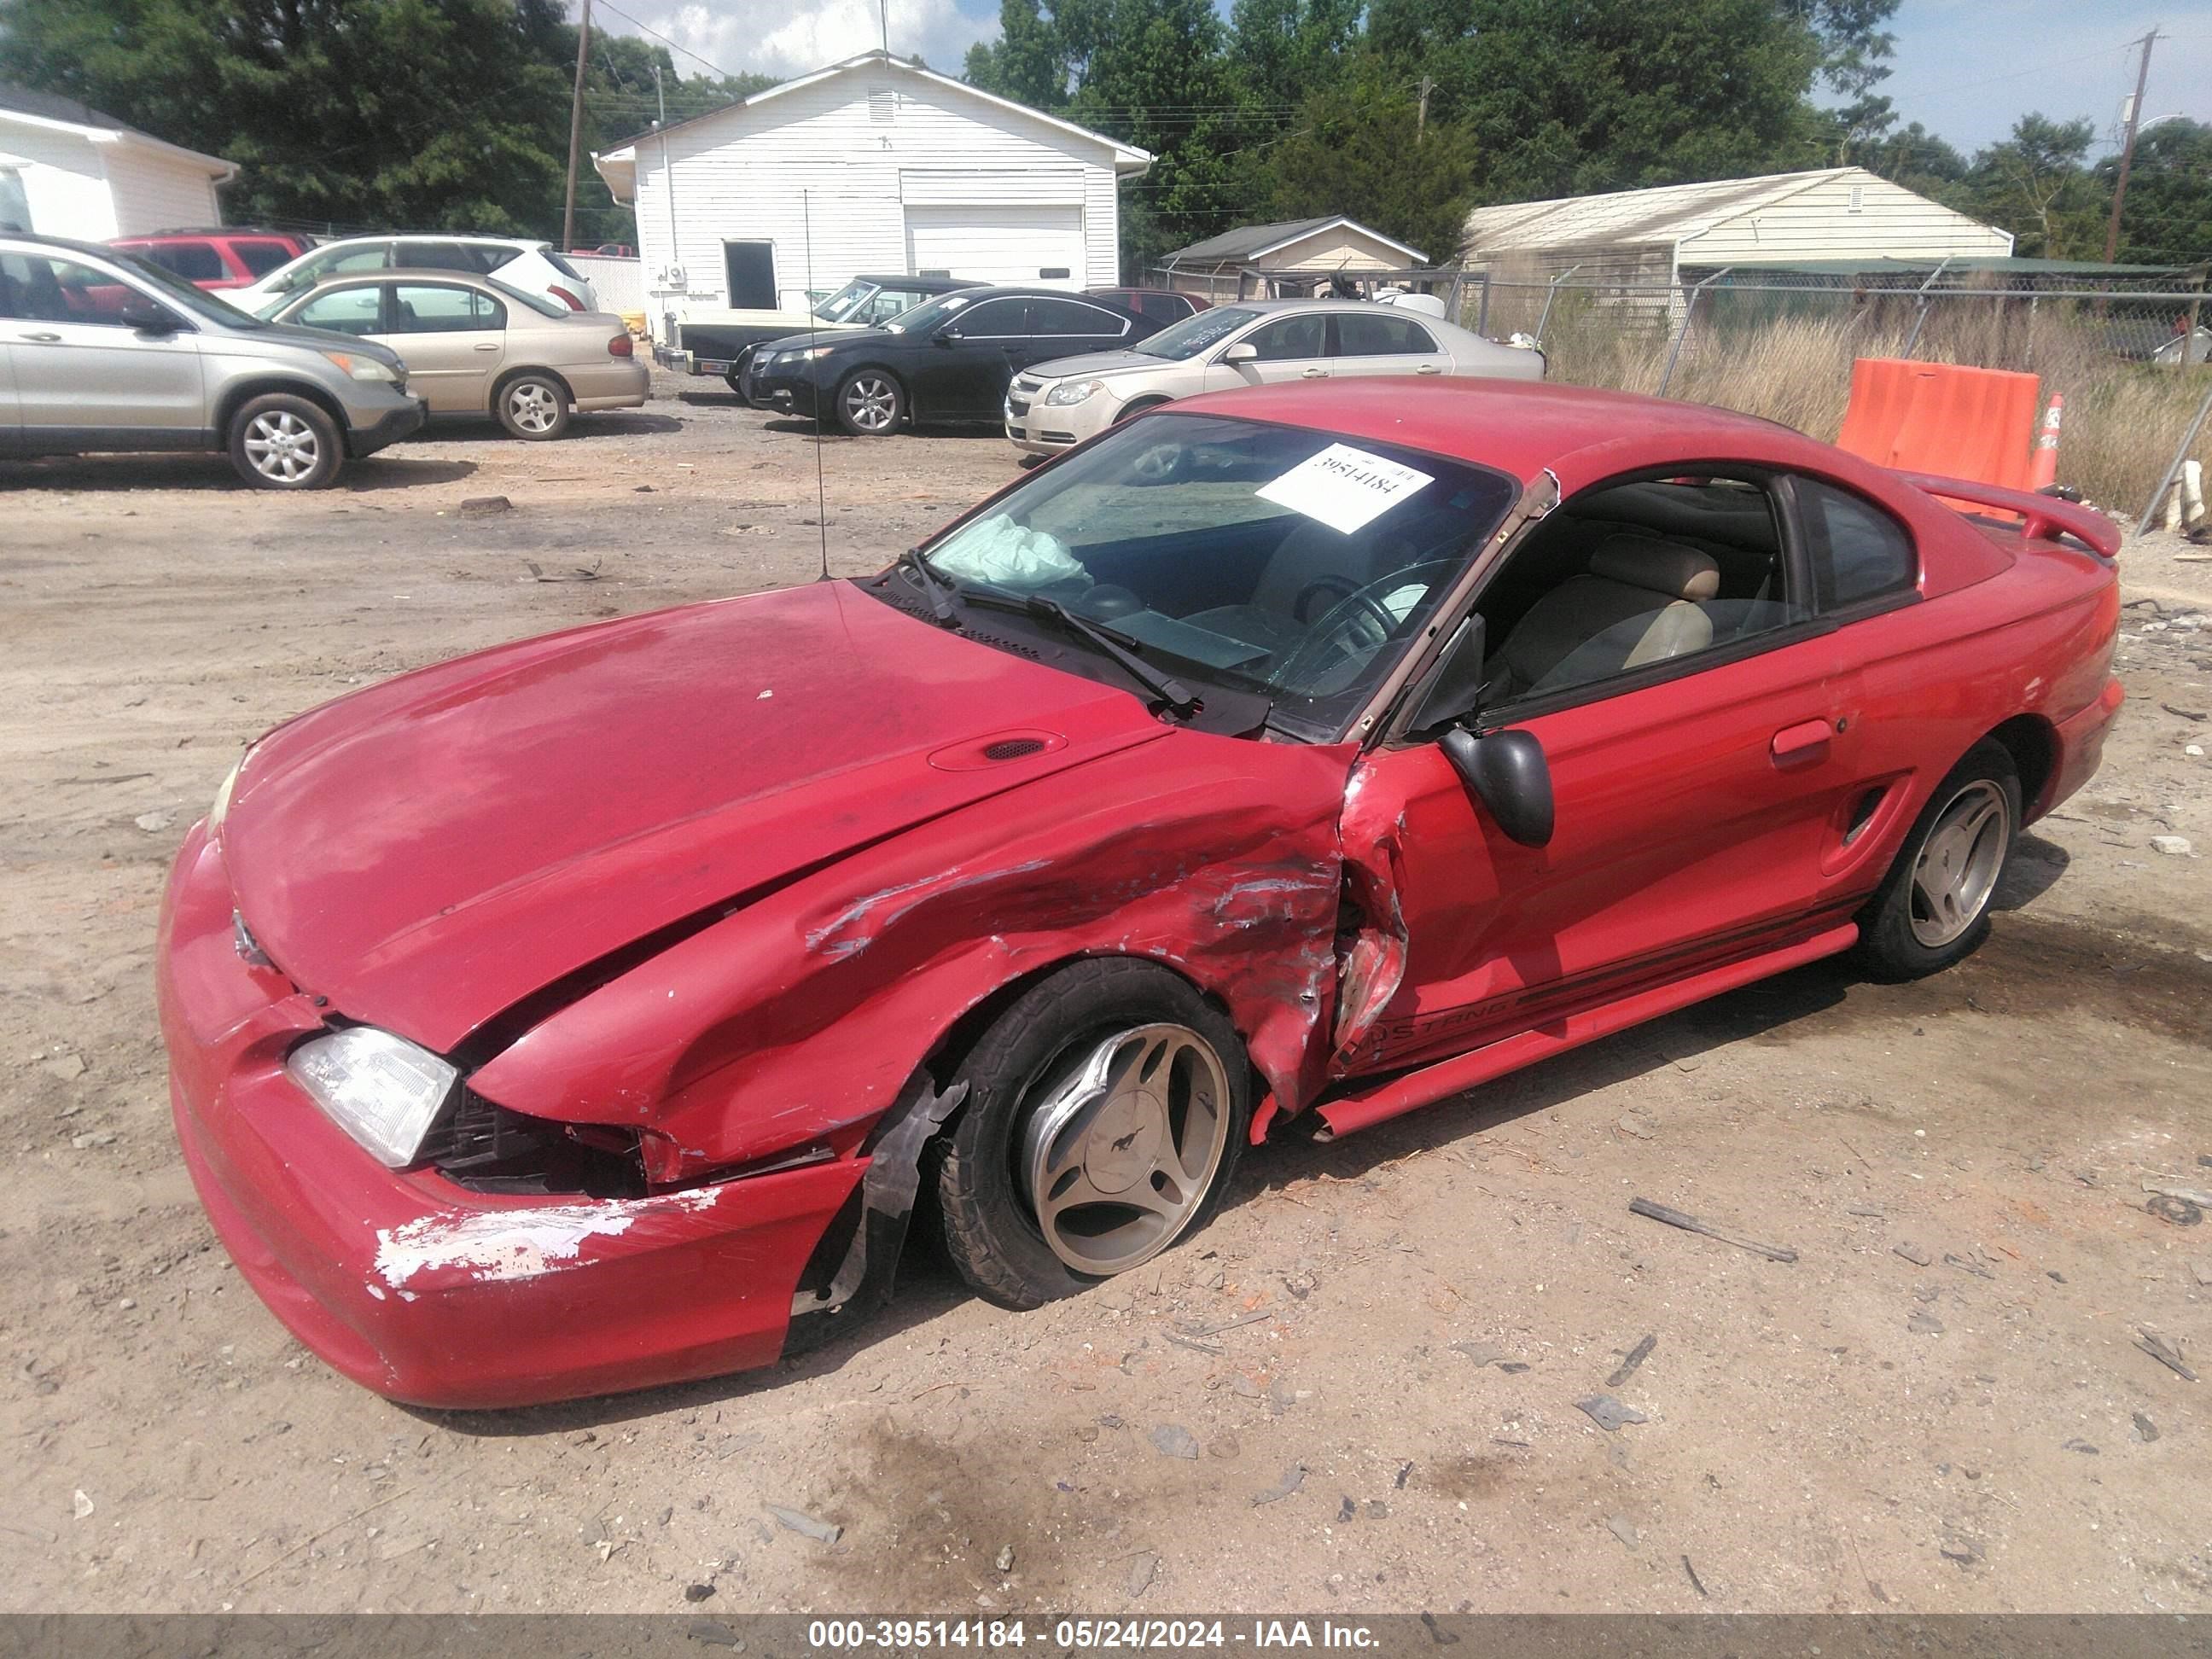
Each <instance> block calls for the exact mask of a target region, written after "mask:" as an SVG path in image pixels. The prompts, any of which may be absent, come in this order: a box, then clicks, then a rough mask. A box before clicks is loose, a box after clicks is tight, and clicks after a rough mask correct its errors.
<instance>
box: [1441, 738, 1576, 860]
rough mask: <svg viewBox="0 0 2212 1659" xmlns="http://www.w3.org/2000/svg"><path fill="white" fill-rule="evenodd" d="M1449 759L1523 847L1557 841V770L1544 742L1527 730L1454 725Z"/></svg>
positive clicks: (1446, 746)
mask: <svg viewBox="0 0 2212 1659" xmlns="http://www.w3.org/2000/svg"><path fill="white" fill-rule="evenodd" d="M1443 751H1444V758H1445V759H1447V760H1449V762H1450V763H1451V764H1452V770H1453V771H1455V772H1456V773H1458V774H1459V777H1460V781H1461V782H1462V783H1463V784H1465V785H1466V786H1467V787H1468V793H1470V794H1472V795H1473V796H1474V798H1475V799H1477V800H1479V801H1480V802H1481V803H1482V804H1483V805H1485V806H1486V807H1488V808H1489V809H1490V816H1491V817H1494V818H1496V819H1497V820H1498V828H1499V829H1503V830H1504V832H1505V833H1506V834H1507V835H1508V836H1510V837H1511V838H1512V839H1513V840H1515V841H1517V842H1520V843H1521V844H1522V846H1523V847H1543V846H1546V845H1548V844H1549V842H1551V839H1552V769H1551V767H1550V766H1549V765H1548V764H1547V763H1546V761H1545V759H1544V745H1543V744H1541V743H1539V742H1537V741H1536V739H1535V738H1534V735H1532V734H1531V733H1529V732H1516V731H1505V732H1483V733H1482V734H1480V736H1478V735H1476V734H1475V733H1474V732H1469V731H1467V730H1466V729H1464V728H1463V727H1460V726H1454V727H1453V728H1452V729H1451V730H1450V731H1449V732H1445V733H1444V735H1443Z"/></svg>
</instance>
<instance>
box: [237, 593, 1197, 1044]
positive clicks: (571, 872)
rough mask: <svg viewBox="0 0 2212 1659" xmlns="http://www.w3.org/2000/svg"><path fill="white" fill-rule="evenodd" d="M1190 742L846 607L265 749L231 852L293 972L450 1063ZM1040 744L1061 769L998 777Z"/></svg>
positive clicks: (978, 650)
mask: <svg viewBox="0 0 2212 1659" xmlns="http://www.w3.org/2000/svg"><path fill="white" fill-rule="evenodd" d="M1165 732H1166V728H1165V727H1164V726H1161V725H1160V724H1159V723H1158V721H1156V720H1153V719H1152V717H1151V716H1150V715H1149V714H1147V713H1146V709H1145V708H1144V706H1143V704H1142V703H1141V702H1139V700H1138V699H1137V698H1136V697H1134V696H1130V695H1129V694H1127V693H1126V692H1122V691H1119V690H1115V689H1113V688H1111V687H1107V686H1102V685H1099V684H1094V683H1093V682H1091V681H1089V680H1086V679H1084V678H1081V677H1079V676H1077V675H1073V674H1067V673H1063V672H1061V671H1058V670H1055V669H1050V668H1046V667H1043V666H1041V665H1036V664H1033V663H1029V662H1024V661H1022V660H1021V659H1018V658H1016V657H1013V656H1011V655H1008V654H1006V653H1003V652H1000V651H997V650H994V649H992V648H991V647H987V646H983V645H979V644H976V643H975V642H974V641H969V640H966V639H963V638H961V637H959V636H958V635H954V634H951V633H949V632H946V631H945V630H943V629H937V628H934V627H933V626H931V625H930V624H928V623H924V622H921V621H920V620H917V619H916V618H915V617H911V616H908V615H907V614H905V613H904V612H902V611H896V610H893V609H892V608H891V607H890V606H889V605H884V603H882V602H881V601H879V600H878V599H871V598H869V597H868V596H867V595H866V594H864V593H862V592H859V591H858V590H856V589H854V587H852V586H849V585H848V584H846V583H842V582H837V583H829V582H819V583H815V584H811V585H810V586H805V587H798V588H790V589H786V590H784V591H782V592H774V593H764V594H757V595H753V596H750V597H748V598H744V599H724V600H719V601H715V602H714V603H711V604H707V605H691V606H687V607H685V608H684V609H681V610H676V611H660V612H657V613H654V614H652V615H648V616H643V617H630V618H627V619H625V620H623V621H618V622H612V623H600V624H597V625H594V626H592V627H588V628H583V629H573V630H571V631H569V632H567V633H562V634H554V635H547V636H545V637H544V638H541V639H536V640H527V641H522V642H520V643H519V644H515V645H509V646H502V647H496V648H495V649H493V650H490V651H486V652H483V653H478V654H477V655H475V656H471V657H464V658H461V659H459V660H457V661H453V662H449V663H445V664H441V665H438V666H435V667H432V668H427V669H423V670H421V671H417V672H415V673H411V674H406V675H402V676H400V677H399V678H396V679H392V680H388V681H386V682H385V683H384V684H380V685H378V686H374V687H372V688H370V689H368V690H365V691H361V692H358V693H356V694H355V695H353V696H348V697H344V698H342V699H340V700H339V701H338V702H333V703H330V704H326V705H325V707H323V708H319V709H316V710H314V711H313V713H310V714H304V715H302V716H301V717H300V718H299V719H297V720H293V721H291V722H290V723H289V724H288V725H285V726H280V727H278V728H277V729H276V731H275V732H271V733H270V735H269V736H268V737H266V738H264V739H263V740H262V741H261V742H260V743H259V744H258V745H257V746H256V747H255V748H254V750H252V754H251V755H250V756H249V757H248V758H247V760H246V765H245V767H244V769H242V770H241V771H240V775H239V777H238V781H237V783H236V785H235V786H234V788H233V790H232V793H231V800H230V805H229V810H228V816H227V817H226V818H225V820H224V823H223V824H222V830H221V840H222V851H223V859H224V864H225V866H226V868H227V870H228V875H229V878H230V881H231V884H232V888H233V890H234V893H235V894H236V896H237V901H238V905H239V908H240V913H241V914H242V915H244V916H245V918H246V924H247V926H248V927H251V928H252V931H253V933H254V934H255V936H256V938H257V939H258V940H259V942H260V944H261V945H262V947H263V948H264V950H265V951H267V952H268V953H269V955H270V957H271V958H273V959H274V961H275V962H276V964H277V965H278V966H279V967H280V968H281V969H283V970H284V971H285V972H286V973H287V974H289V975H290V976H291V977H292V978H293V979H294V980H295V981H296V982H297V983H298V984H300V985H301V987H303V988H305V989H307V990H309V991H312V992H314V993H317V994H320V995H323V996H326V997H328V998H329V999H330V1000H331V1004H332V1005H333V1006H334V1007H335V1008H336V1009H337V1011H338V1012H342V1013H343V1014H346V1015H348V1016H349V1017H351V1018H355V1019H359V1020H363V1021H367V1022H368V1023H370V1024H377V1025H381V1026H385V1027H386V1028H387V1029H390V1030H395V1031H398V1032H399V1033H401V1034H402V1035H404V1036H409V1037H411V1038H413V1039H414V1040H415V1041H416V1042H422V1043H425V1044H427V1045H428V1046H429V1047H431V1048H438V1049H447V1048H452V1047H453V1045H454V1044H455V1043H457V1042H459V1041H460V1040H461V1039H462V1038H463V1037H465V1036H467V1035H468V1033H469V1032H471V1030H475V1029H476V1028H477V1026H479V1025H481V1024H483V1023H484V1022H485V1021H486V1020H488V1019H489V1018H492V1017H493V1016H494V1015H495V1014H497V1013H499V1012H501V1011H502V1010H504V1009H506V1008H507V1007H509V1006H513V1004H514V1003H516V1002H518V1001H520V1000H521V999H522V998H524V997H526V996H527V995H529V994H531V993H532V992H534V991H537V990H538V989H540V988H542V987H544V986H546V985H547V984H549V983H550V982H551V981H555V980H556V979H559V978H560V977H562V975H567V974H569V973H572V972H574V970H576V969H580V968H582V967H584V966H586V964H589V963H592V962H594V961H596V960H598V959H599V958H600V957H604V956H605V955H607V954H608V953H610V952H611V951H617V950H620V949H621V948H622V947H623V946H625V945H630V944H633V943H634V942H635V941H637V940H640V939H643V938H645V937H646V936H647V935H648V934H651V933H654V932H655V931H657V930H659V929H661V928H664V927H669V926H670V925H671V924H672V923H676V922H679V921H684V920H686V919H687V918H690V917H693V916H695V915H699V914H701V913H702V912H705V911H708V910H711V909H713V908H716V907H719V906H720V905H721V904H723V903H724V902H726V901H728V900H732V899H735V898H738V897H739V896H743V895H744V894H747V893H749V892H751V891H754V890H758V889H760V888H762V887H763V886H766V885H768V884H773V883H775V882H778V881H779V880H781V879H782V878H786V877H788V876H790V875H792V874H793V873H794V872H799V871H803V870H805V869H807V868H808V867H810V866H815V865H817V864H821V863H823V862H826V861H829V860H835V859H836V858H837V857H838V856H839V855H840V854H844V853H847V852H849V851H851V850H853V849H854V848H859V847H861V846H865V845H866V844H867V843H869V842H874V841H878V840H880V839H882V838H883V837H884V836H890V835H893V834H896V832H898V831H899V830H901V829H906V828H908V827H909V826H911V825H914V824H916V823H921V822H923V821H924V820H926V819H928V818H931V817H937V816H939V815H940V814H943V813H945V812H948V811H955V810H957V809H958V808H960V807H963V806H966V805H971V804H973V803H974V802H976V801H978V800H981V799H985V798H987V797H988V796H991V795H994V794H997V793H1000V792H1002V791H1005V790H1007V789H1011V788H1014V787H1019V786H1020V785H1022V784H1024V783H1027V782H1030V781H1034V780H1036V779H1037V778H1040V777H1042V776H1046V775H1049V774H1051V773H1054V772H1057V771H1060V770H1062V769H1066V768H1067V767H1069V766H1073V765H1075V764H1078V763H1081V762H1083V761H1085V760H1089V759H1091V758H1093V757H1097V756H1099V755H1103V754H1107V753H1109V752H1111V751H1113V750H1118V749H1123V748H1127V747H1128V746H1130V745H1131V744H1138V743H1143V742H1146V741H1148V740H1150V739H1152V738H1158V737H1161V736H1163V735H1164V733H1165ZM1017 734H1020V735H1023V736H1026V737H1032V738H1036V739H1041V740H1042V747H1041V748H1039V749H1037V750H1033V751H1030V752H1026V753H1024V754H1021V755H1018V756H1017V757H1014V758H1011V759H1006V760H1001V761H994V760H992V759H990V758H988V757H985V756H984V755H983V754H982V753H981V750H982V748H983V746H984V744H986V743H987V742H990V741H992V740H994V739H998V738H1012V737H1014V736H1016V735H1017Z"/></svg>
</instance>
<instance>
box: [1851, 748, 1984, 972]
mask: <svg viewBox="0 0 2212 1659" xmlns="http://www.w3.org/2000/svg"><path fill="white" fill-rule="evenodd" d="M2019 829H2020V769H2019V768H2018V767H2016V766H2015V765H2014V764H2013V758H2012V754H2011V751H2010V750H2007V749H2006V748H2005V746H2004V745H2003V744H2001V743H1998V742H1996V740H1994V739H1993V738H1984V740H1983V741H1981V742H1980V743H1978V744H1975V745H1974V746H1973V747H1972V749H1970V750H1967V751H1966V758H1965V759H1964V760H1961V761H1960V763H1958V765H1956V766H1954V767H1953V768H1952V769H1951V771H1950V773H1949V775H1948V776H1947V777H1945V778H1944V780H1943V781H1942V783H1940V784H1938V785H1937V786H1936V793H1934V794H1933V795H1931V796H1929V800H1928V805H1927V806H1926V808H1925V809H1924V810H1923V811H1922V812H1921V814H1920V817H1918V819H1917V820H1916V821H1915V822H1914V823H1913V826H1912V832H1911V834H1910V835H1908V836H1906V837H1905V845H1904V847H1903V848H1901V849H1899V853H1898V855H1897V861H1896V863H1894V864H1893V865H1892V866H1890V869H1889V873H1888V874H1887V876H1885V877H1883V878H1882V884H1881V886H1880V887H1878V888H1876V889H1875V895H1874V896H1873V897H1872V898H1871V899H1869V900H1868V901H1867V903H1866V907H1865V908H1863V909H1862V910H1861V911H1860V912H1859V943H1858V956H1859V960H1860V961H1861V963H1863V964H1864V965H1865V967H1866V968H1867V969H1868V970H1869V972H1871V973H1872V974H1873V975H1875V977H1876V978H1879V979H1887V980H1907V979H1919V978H1921V977H1923V975H1928V974H1933V973H1937V972H1940V971H1941V970H1942V969H1946V968H1948V967H1949V966H1950V965H1951V964H1952V963H1954V962H1957V961H1959V960H1960V959H1961V958H1962V957H1966V956H1970V955H1972V953H1973V951H1975V950H1976V949H1978V947H1979V946H1980V945H1981V942H1982V941H1983V940H1984V939H1986V938H1988V937H1989V931H1990V904H1991V902H1992V901H1993V900H1994V899H1995V898H1996V890H1997V883H1998V881H1999V879H2000V878H2002V876H2003V874H2004V866H2005V861H2006V860H2008V858H2010V857H2011V856H2012V844H2013V837H2014V836H2015V835H2017V834H2018V833H2019Z"/></svg>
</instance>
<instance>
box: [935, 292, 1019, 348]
mask: <svg viewBox="0 0 2212 1659" xmlns="http://www.w3.org/2000/svg"><path fill="white" fill-rule="evenodd" d="M1029 306H1030V302H1029V301H1027V300H990V301H985V302H984V303H983V304H981V305H980V306H977V307H975V308H974V309H972V310H969V311H963V312H962V313H960V314H959V315H958V316H957V317H956V318H954V319H952V325H953V327H955V328H956V329H957V330H959V331H960V333H961V335H962V336H963V337H965V338H967V339H970V340H1003V339H1018V338H1019V337H1021V336H1023V335H1025V334H1027V333H1028V332H1029V323H1028V320H1027V319H1028V314H1029Z"/></svg>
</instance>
